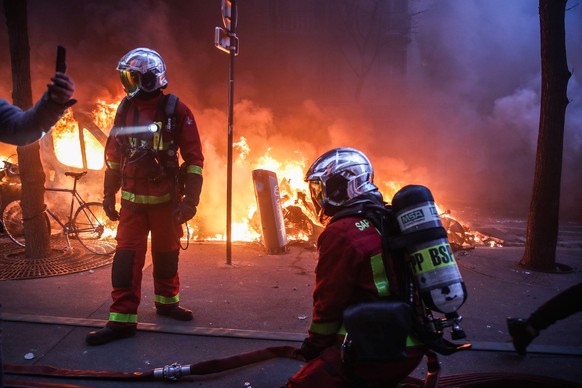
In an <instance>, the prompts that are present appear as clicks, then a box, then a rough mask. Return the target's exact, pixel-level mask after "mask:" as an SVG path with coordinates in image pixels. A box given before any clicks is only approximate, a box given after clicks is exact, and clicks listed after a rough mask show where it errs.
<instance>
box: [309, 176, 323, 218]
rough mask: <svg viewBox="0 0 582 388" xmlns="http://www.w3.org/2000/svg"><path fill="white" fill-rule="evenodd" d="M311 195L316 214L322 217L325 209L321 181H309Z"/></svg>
mask: <svg viewBox="0 0 582 388" xmlns="http://www.w3.org/2000/svg"><path fill="white" fill-rule="evenodd" d="M309 194H311V202H313V205H314V206H315V212H316V214H317V216H320V214H321V211H322V209H323V183H322V182H321V181H320V180H317V181H309Z"/></svg>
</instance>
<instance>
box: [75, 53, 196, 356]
mask: <svg viewBox="0 0 582 388" xmlns="http://www.w3.org/2000/svg"><path fill="white" fill-rule="evenodd" d="M117 70H118V71H119V75H120V77H121V82H122V84H123V87H124V89H125V92H126V94H127V97H125V98H124V99H123V100H122V101H121V103H120V105H119V107H118V109H117V113H116V117H115V122H114V125H113V128H112V130H111V132H110V134H109V138H108V139H107V144H106V147H105V162H106V167H107V169H106V171H105V179H104V193H103V194H104V199H103V206H104V208H105V211H106V213H107V216H108V217H109V218H110V219H112V220H119V226H118V229H117V236H116V239H117V247H116V252H115V256H114V259H113V266H112V276H111V278H112V286H113V291H112V293H111V296H112V299H113V303H112V304H111V306H110V310H109V311H110V313H109V322H108V323H107V325H106V326H105V328H103V329H101V330H98V331H93V332H91V333H89V334H88V335H87V337H86V342H87V343H88V344H89V345H100V344H104V343H107V342H111V341H114V340H117V339H120V338H125V337H130V336H133V335H134V334H135V332H136V326H137V322H138V315H137V310H138V306H139V304H140V300H141V281H142V270H143V266H144V263H145V255H146V251H147V244H148V234H149V233H150V232H151V251H152V253H151V254H152V261H153V278H154V292H155V296H154V300H155V307H156V311H157V313H158V314H159V315H162V316H167V317H169V318H173V319H176V320H181V321H189V320H192V319H193V314H192V311H190V310H188V309H185V308H183V307H181V306H180V293H179V290H180V280H179V276H178V255H179V251H180V237H182V233H183V231H182V225H181V224H183V223H185V222H186V221H188V220H190V219H191V218H192V217H194V215H195V214H196V208H197V206H198V202H199V197H200V192H201V189H202V167H203V162H204V157H203V154H202V146H201V142H200V136H199V133H198V128H197V125H196V122H195V120H194V115H193V114H192V112H191V111H190V109H189V108H188V107H187V106H186V105H185V104H183V103H182V102H181V101H179V100H178V98H177V97H176V96H174V95H172V94H167V95H166V94H164V93H163V92H162V89H164V88H165V87H166V85H167V83H168V81H167V79H166V75H165V73H166V66H165V64H164V61H163V60H162V57H161V56H160V55H159V54H158V53H157V52H156V51H154V50H151V49H148V48H137V49H134V50H131V51H130V52H128V53H127V54H126V55H125V56H124V57H123V58H121V60H120V61H119V64H118V66H117ZM178 153H179V154H178ZM179 156H181V158H182V159H183V164H182V166H181V167H180V166H179ZM120 189H121V209H120V211H119V212H117V210H116V208H115V205H116V194H117V192H118V191H119V190H120Z"/></svg>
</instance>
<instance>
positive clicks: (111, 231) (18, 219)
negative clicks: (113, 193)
mask: <svg viewBox="0 0 582 388" xmlns="http://www.w3.org/2000/svg"><path fill="white" fill-rule="evenodd" d="M64 174H65V175H66V176H68V177H72V178H74V183H73V188H72V189H65V188H59V187H47V188H45V191H50V192H62V193H69V194H71V203H70V207H69V213H68V218H67V219H66V220H64V221H63V220H62V219H61V218H60V217H59V216H58V215H57V214H56V213H55V212H53V211H52V210H51V209H49V208H48V207H47V206H46V205H45V213H44V216H45V218H46V222H47V227H48V230H49V235H50V233H51V222H50V220H49V218H48V216H47V213H48V215H50V216H51V217H52V218H53V219H54V220H55V222H56V223H57V224H59V225H60V227H61V228H62V231H63V234H64V235H65V237H66V240H67V248H68V249H71V242H70V239H71V238H75V239H77V240H78V241H79V242H80V243H81V245H83V247H85V248H86V249H87V250H88V251H90V252H93V253H96V254H98V255H110V254H112V253H113V252H115V245H116V242H115V230H116V226H115V223H114V222H113V221H111V220H109V218H107V216H106V214H105V210H104V209H103V205H102V204H101V203H99V202H85V200H84V199H83V198H82V197H81V195H80V194H79V192H78V191H77V182H78V181H79V180H80V179H81V178H82V177H84V176H85V175H87V171H83V172H79V173H75V172H65V173H64ZM75 203H76V204H77V205H78V207H77V210H76V211H75V213H74V215H73V210H75ZM2 222H3V224H4V230H5V232H6V235H7V236H8V237H9V238H10V240H12V241H13V242H14V243H15V244H17V245H19V246H21V247H24V246H25V243H26V242H25V240H24V223H23V219H22V208H21V207H20V200H14V201H12V202H10V203H9V204H8V205H6V207H5V208H4V212H3V214H2Z"/></svg>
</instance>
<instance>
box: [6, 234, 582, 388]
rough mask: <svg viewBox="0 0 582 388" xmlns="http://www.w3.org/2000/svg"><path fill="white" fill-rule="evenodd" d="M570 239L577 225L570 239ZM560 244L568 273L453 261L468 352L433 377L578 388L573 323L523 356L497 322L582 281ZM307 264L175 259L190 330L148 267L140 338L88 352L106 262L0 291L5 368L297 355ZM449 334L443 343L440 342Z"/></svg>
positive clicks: (213, 253) (298, 260) (268, 375)
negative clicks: (542, 380) (164, 299)
mask: <svg viewBox="0 0 582 388" xmlns="http://www.w3.org/2000/svg"><path fill="white" fill-rule="evenodd" d="M579 231H580V227H579V225H577V226H576V227H575V233H574V235H576V236H577V238H580V234H579ZM508 245H511V244H508ZM514 245H519V244H514ZM562 245H564V244H562ZM565 245H566V246H565V247H563V246H561V247H560V248H559V249H558V254H557V262H559V263H560V264H563V265H564V266H562V268H565V269H567V268H570V269H571V270H570V271H562V272H560V273H544V272H534V271H528V270H524V269H522V268H520V267H519V266H518V265H517V262H518V261H519V259H520V258H521V255H522V254H523V251H524V248H523V246H507V247H500V248H489V247H476V248H475V249H469V250H466V251H459V252H456V254H455V256H456V258H457V261H458V263H459V267H460V271H461V274H462V276H463V279H464V281H465V284H466V286H467V290H468V299H467V301H466V303H465V304H464V305H463V307H462V308H461V309H460V313H461V315H462V316H463V318H464V319H463V321H462V328H463V330H464V331H465V332H466V334H467V338H466V341H467V342H469V343H471V344H472V345H473V347H472V348H471V349H469V350H465V351H462V352H459V353H455V354H453V355H451V356H442V355H441V356H439V360H440V365H441V371H440V375H441V376H454V375H463V374H468V373H513V374H525V375H537V376H550V377H553V378H556V379H563V380H565V381H569V382H574V383H582V314H576V315H573V316H571V317H569V318H567V319H564V320H562V321H559V322H557V323H556V324H555V325H553V326H551V327H550V328H549V329H547V330H545V331H543V332H542V333H541V335H540V336H539V337H538V338H536V340H535V341H534V343H533V344H532V345H531V346H530V347H529V348H528V350H529V352H528V355H527V356H525V357H521V356H518V355H517V353H515V351H514V350H513V346H512V344H511V340H510V337H509V335H508V333H507V327H506V323H505V319H506V317H507V316H516V317H527V316H528V314H529V313H530V312H532V311H533V310H534V309H535V308H536V307H537V306H539V305H540V304H541V303H543V302H544V301H546V300H547V299H549V298H550V297H552V296H554V295H555V294H557V293H559V292H560V291H562V290H564V289H566V288H567V287H569V286H571V285H573V284H575V283H578V282H581V281H582V246H580V245H579V244H574V245H571V246H568V244H565ZM78 249H82V248H78ZM0 253H1V252H0ZM77 254H84V253H81V252H78V253H77ZM315 264H316V252H315V251H314V250H313V249H312V248H310V247H306V246H301V245H290V246H289V247H288V251H287V252H286V253H284V254H279V255H268V254H266V253H265V251H264V249H263V247H262V246H261V245H259V244H251V243H245V244H243V243H240V244H238V243H235V244H233V246H232V256H231V259H230V263H228V262H227V257H226V247H225V244H224V242H199V243H192V244H190V246H189V248H188V250H186V251H182V253H181V262H180V276H181V283H182V284H181V301H182V302H181V303H182V305H183V306H185V307H188V308H190V309H192V310H193V311H194V314H195V319H194V321H192V322H176V321H172V320H171V319H169V318H167V317H160V316H157V315H156V314H155V310H154V303H153V298H152V297H153V285H152V279H151V272H152V267H151V262H148V263H147V265H146V268H144V279H143V295H142V304H141V306H140V310H139V319H140V323H139V325H138V329H139V330H138V333H137V335H136V336H135V337H133V338H129V339H123V340H119V341H116V342H113V343H110V344H106V345H102V346H96V347H90V346H87V345H86V344H85V340H84V339H85V336H86V334H87V333H88V332H89V331H91V330H94V329H95V328H99V327H102V326H103V325H105V323H106V319H107V316H108V308H109V303H110V296H109V293H110V271H111V265H110V264H106V265H104V266H102V267H99V268H95V269H92V270H88V271H83V272H78V273H70V274H66V275H60V276H52V277H45V278H38V279H28V280H4V281H0V303H1V309H0V312H1V314H2V321H1V322H0V323H1V325H2V327H1V329H2V334H1V341H2V359H3V363H4V364H17V365H44V366H47V365H48V366H53V367H57V368H64V369H71V370H93V371H107V372H146V371H150V370H152V369H154V368H161V367H164V366H166V365H170V364H172V363H174V362H176V363H179V364H182V365H189V364H196V363H199V362H202V361H206V360H213V359H219V358H223V357H228V356H233V355H236V354H240V353H243V352H249V351H252V350H257V349H262V348H265V347H270V346H299V345H300V344H301V341H302V339H303V338H304V336H305V333H306V332H307V328H308V326H309V323H310V316H311V294H312V291H313V283H314V268H315ZM446 336H447V337H448V339H450V336H449V334H448V333H447V334H446ZM301 366H302V363H301V362H300V361H297V360H292V359H287V358H275V359H270V360H267V361H262V362H259V363H256V364H253V365H250V366H246V367H242V368H236V369H232V370H228V371H225V372H220V373H214V374H209V375H200V376H192V375H191V376H185V377H183V378H182V379H181V380H180V382H177V383H174V384H179V385H178V386H188V387H214V388H220V387H228V388H233V387H234V388H236V387H241V388H242V387H246V388H248V387H252V388H264V387H267V388H270V387H278V386H281V385H282V384H284V383H285V382H286V381H287V379H288V378H289V377H290V376H292V375H293V374H294V373H295V372H296V371H298V370H299V368H300V367H301ZM426 373H427V367H426V364H425V363H424V362H423V363H421V365H420V366H419V367H418V368H417V370H415V372H414V373H413V375H412V376H413V377H417V378H420V379H424V378H425V376H426ZM3 378H4V382H5V384H6V386H29V385H25V384H24V383H22V381H29V382H30V381H33V382H36V384H48V383H52V384H57V385H56V386H67V385H65V384H68V385H72V386H84V387H131V386H135V387H138V386H139V387H142V386H143V387H167V386H168V385H169V384H172V383H169V382H165V381H140V382H130V381H110V380H105V379H70V378H49V377H44V376H30V375H16V374H8V373H5V374H4V376H3ZM15 380H16V381H20V383H19V384H21V385H18V384H15V383H14V381H15ZM37 386H38V385H37ZM40 386H43V385H40ZM44 386H49V385H44ZM52 386H55V385H52Z"/></svg>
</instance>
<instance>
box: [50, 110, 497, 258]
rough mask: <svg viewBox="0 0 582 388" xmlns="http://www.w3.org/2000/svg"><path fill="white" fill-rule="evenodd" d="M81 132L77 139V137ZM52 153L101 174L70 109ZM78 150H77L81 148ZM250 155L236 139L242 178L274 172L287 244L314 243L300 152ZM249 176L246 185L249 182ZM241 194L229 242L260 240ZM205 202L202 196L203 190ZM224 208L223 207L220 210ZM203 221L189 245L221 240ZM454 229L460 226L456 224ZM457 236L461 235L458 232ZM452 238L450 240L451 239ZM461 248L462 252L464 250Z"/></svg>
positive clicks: (481, 240) (101, 124)
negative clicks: (288, 155)
mask: <svg viewBox="0 0 582 388" xmlns="http://www.w3.org/2000/svg"><path fill="white" fill-rule="evenodd" d="M117 106H118V104H117V103H108V102H106V101H104V100H98V101H97V103H96V104H95V108H94V109H93V111H92V112H91V114H90V117H91V119H92V121H93V124H94V125H95V126H96V127H97V128H99V129H100V130H101V131H102V132H103V133H102V135H103V136H105V134H106V133H108V131H109V129H110V128H111V127H112V125H113V119H114V117H115V113H116V109H117ZM80 130H81V135H80V132H79V131H80ZM52 136H53V142H54V150H55V154H56V157H57V159H58V160H59V161H60V162H61V163H62V164H64V165H66V166H70V167H77V168H83V153H82V152H81V148H82V146H83V144H84V150H85V158H86V163H87V167H88V168H89V169H92V170H102V169H103V167H104V166H103V148H104V142H103V138H102V139H101V141H99V140H98V139H97V138H96V137H95V136H94V135H93V134H92V133H91V132H90V131H88V130H87V128H84V127H83V125H80V124H79V122H78V121H77V120H75V118H74V115H73V111H72V109H69V110H67V112H66V113H65V115H64V116H63V117H62V118H61V120H60V121H59V122H58V123H57V124H56V125H55V127H54V129H53V131H52ZM80 145H81V146H80ZM252 151H253V150H252V149H251V147H250V146H249V143H248V142H247V139H246V138H245V137H240V138H239V139H238V141H237V142H235V143H234V144H233V152H234V158H233V159H234V161H233V163H234V167H235V169H236V168H239V169H241V171H244V175H247V173H250V171H252V170H255V169H262V170H269V171H273V172H275V174H276V175H277V178H278V181H279V194H280V199H281V207H282V211H283V214H284V219H285V227H286V232H287V239H288V240H289V241H308V242H310V243H314V242H315V241H314V239H315V237H317V234H318V232H319V231H320V230H321V226H320V225H319V224H318V221H317V220H316V217H315V214H314V212H313V206H312V204H311V202H310V199H309V194H308V186H307V184H306V182H304V180H303V178H304V174H305V170H306V168H307V162H308V160H307V158H306V157H305V156H304V155H302V153H301V152H300V151H296V152H295V153H294V155H295V156H294V157H292V158H286V159H285V160H282V158H277V157H275V156H274V155H273V150H272V149H271V148H267V150H266V151H265V152H264V153H263V154H262V155H259V156H255V157H254V159H253V157H251V155H252V154H253V152H252ZM250 180H251V178H250V174H249V179H248V181H250ZM245 184H247V186H246V187H244V188H239V187H235V188H234V190H233V191H235V192H236V194H240V193H239V191H241V192H245V193H247V194H246V195H237V201H236V206H234V208H233V209H232V210H233V215H232V225H231V234H232V236H231V240H232V241H247V242H248V241H252V242H257V241H260V240H261V226H260V220H259V215H258V211H257V204H256V200H255V198H254V196H253V195H248V192H250V193H252V192H253V188H252V187H251V184H252V183H250V182H247V183H245ZM376 184H377V185H378V187H379V188H380V191H382V192H383V193H384V196H385V198H386V200H390V198H392V197H393V196H394V194H395V193H396V192H397V191H398V190H399V189H400V188H401V185H400V184H399V183H397V182H391V181H380V180H377V181H376ZM202 195H203V196H204V195H205V193H204V190H203V194H202ZM223 206H224V207H226V206H225V205H223ZM212 211H213V214H214V215H216V214H221V212H220V209H212ZM449 218H450V214H447V215H444V217H443V220H444V221H443V224H447V225H450V224H451V222H450V219H449ZM205 221H206V220H205V219H204V217H203V216H202V215H201V214H199V215H198V216H197V217H195V218H194V219H193V220H192V221H190V222H189V223H188V234H187V237H186V236H185V238H189V239H191V240H204V241H210V240H225V238H226V237H225V235H224V234H223V233H220V232H218V233H217V232H216V230H214V231H213V230H208V229H210V228H208V227H207V226H205V225H204V224H205ZM456 225H457V226H460V225H461V224H460V223H458V222H457V224H456ZM459 230H461V231H460V232H459ZM456 233H457V234H456V237H457V238H460V237H464V238H465V239H464V240H463V241H465V242H467V243H471V244H476V245H491V246H500V245H501V242H500V240H495V239H490V238H487V236H484V235H480V234H479V233H474V232H470V231H469V229H468V228H464V229H463V228H461V229H457V232H456ZM450 236H451V237H455V236H454V235H450ZM457 241H460V240H457ZM459 246H461V247H462V244H460V245H459Z"/></svg>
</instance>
